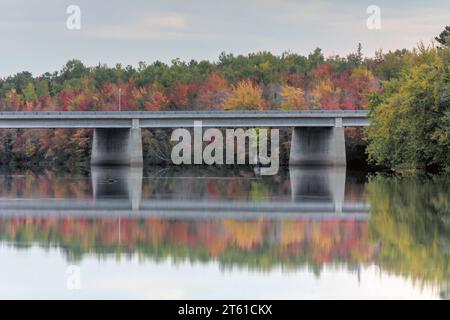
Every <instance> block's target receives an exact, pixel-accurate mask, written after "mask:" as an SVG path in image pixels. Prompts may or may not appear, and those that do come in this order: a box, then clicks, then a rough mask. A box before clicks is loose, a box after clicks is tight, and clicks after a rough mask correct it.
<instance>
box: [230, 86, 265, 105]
mask: <svg viewBox="0 0 450 320" xmlns="http://www.w3.org/2000/svg"><path fill="white" fill-rule="evenodd" d="M264 106H265V101H264V98H263V92H262V89H261V87H259V86H258V85H254V84H253V83H252V82H251V81H250V80H244V81H241V82H239V84H238V85H237V86H235V87H233V91H232V93H231V95H230V97H228V99H227V101H226V102H225V104H224V109H225V110H261V109H263V108H264Z"/></svg>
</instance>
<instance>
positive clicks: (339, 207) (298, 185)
mask: <svg viewBox="0 0 450 320" xmlns="http://www.w3.org/2000/svg"><path fill="white" fill-rule="evenodd" d="M289 174H290V178H291V179H290V180H291V194H292V200H293V201H295V202H300V203H305V202H306V203H308V202H314V203H317V204H325V203H327V204H329V205H333V206H334V211H335V212H336V213H340V212H342V211H343V209H344V208H343V205H344V195H345V174H346V169H345V167H308V168H302V167H290V168H289Z"/></svg>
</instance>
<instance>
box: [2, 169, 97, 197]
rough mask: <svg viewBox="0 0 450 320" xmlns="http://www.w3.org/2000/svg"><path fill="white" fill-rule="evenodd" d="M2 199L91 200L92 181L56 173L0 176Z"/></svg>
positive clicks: (20, 173)
mask: <svg viewBox="0 0 450 320" xmlns="http://www.w3.org/2000/svg"><path fill="white" fill-rule="evenodd" d="M0 186H1V188H0V197H2V198H10V197H11V198H17V197H24V198H37V199H39V198H90V197H91V194H92V192H91V185H90V180H89V179H88V178H87V177H83V176H82V175H80V176H78V177H76V176H75V177H67V176H59V175H58V174H57V173H55V172H54V171H43V172H40V173H39V174H36V173H35V172H33V171H30V170H27V171H20V172H19V173H18V174H15V173H8V174H6V173H5V174H0Z"/></svg>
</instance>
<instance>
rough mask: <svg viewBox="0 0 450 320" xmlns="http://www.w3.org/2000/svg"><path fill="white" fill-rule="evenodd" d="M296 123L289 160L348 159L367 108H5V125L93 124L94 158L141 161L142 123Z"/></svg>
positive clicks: (0, 122) (1, 123)
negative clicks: (350, 131)
mask: <svg viewBox="0 0 450 320" xmlns="http://www.w3.org/2000/svg"><path fill="white" fill-rule="evenodd" d="M194 121H202V125H203V127H206V128H208V127H214V128H222V127H227V128H246V127H274V128H281V127H292V128H293V132H292V142H291V151H290V164H292V165H337V166H344V165H345V164H346V155H345V136H344V129H343V128H344V127H360V126H368V125H369V120H368V112H367V111H366V110H355V111H334V110H302V111H170V112H0V128H93V129H94V138H93V144H92V155H91V163H92V164H94V165H117V164H118V165H142V163H143V155H142V138H141V128H181V127H184V128H190V127H194Z"/></svg>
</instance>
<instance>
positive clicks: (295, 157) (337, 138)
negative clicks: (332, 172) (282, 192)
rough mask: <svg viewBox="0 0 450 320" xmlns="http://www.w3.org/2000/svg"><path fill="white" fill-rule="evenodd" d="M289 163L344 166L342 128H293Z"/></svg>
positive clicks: (295, 164) (296, 164)
mask: <svg viewBox="0 0 450 320" xmlns="http://www.w3.org/2000/svg"><path fill="white" fill-rule="evenodd" d="M336 122H337V121H336ZM289 165H294V166H345V165H346V155H345V136H344V128H343V127H342V126H336V127H323V128H322V127H316V128H312V127H295V128H293V129H292V138H291V151H290V158H289Z"/></svg>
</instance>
